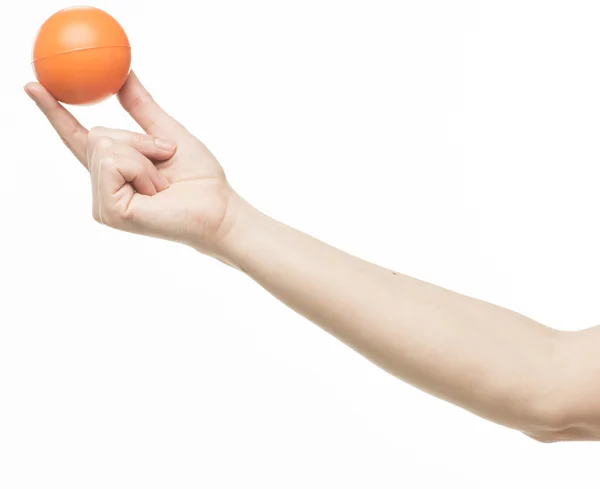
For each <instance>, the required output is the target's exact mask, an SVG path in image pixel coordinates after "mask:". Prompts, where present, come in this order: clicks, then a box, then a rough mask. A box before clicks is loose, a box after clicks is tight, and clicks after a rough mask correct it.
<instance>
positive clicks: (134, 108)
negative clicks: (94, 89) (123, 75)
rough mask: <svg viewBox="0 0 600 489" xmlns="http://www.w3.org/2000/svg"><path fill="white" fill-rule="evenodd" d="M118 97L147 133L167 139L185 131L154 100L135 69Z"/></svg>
mask: <svg viewBox="0 0 600 489" xmlns="http://www.w3.org/2000/svg"><path fill="white" fill-rule="evenodd" d="M117 98H118V100H119V102H120V104H121V105H122V106H123V108H124V109H125V110H126V111H127V112H128V113H129V115H131V117H133V119H134V120H135V121H136V122H137V123H138V124H139V126H140V127H141V128H142V129H143V130H144V131H146V132H147V133H149V134H153V135H154V136H158V137H164V138H167V139H169V138H173V137H174V136H176V135H178V134H182V133H184V131H185V130H184V129H183V126H181V124H179V122H177V121H176V120H175V119H173V117H171V116H170V115H169V114H167V113H166V112H165V111H164V110H163V109H162V108H161V107H160V106H159V105H158V104H157V103H156V102H155V101H154V99H153V98H152V96H151V95H150V93H148V90H146V88H144V86H143V85H142V84H141V82H140V80H139V79H138V77H137V76H136V74H135V73H134V72H133V71H131V73H130V74H129V77H128V79H127V81H126V82H125V85H123V88H121V90H120V91H119V93H118V94H117Z"/></svg>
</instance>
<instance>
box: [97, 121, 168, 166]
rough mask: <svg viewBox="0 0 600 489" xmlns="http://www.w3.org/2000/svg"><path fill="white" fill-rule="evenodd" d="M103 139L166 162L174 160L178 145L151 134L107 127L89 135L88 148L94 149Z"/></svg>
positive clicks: (98, 128)
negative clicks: (108, 139)
mask: <svg viewBox="0 0 600 489" xmlns="http://www.w3.org/2000/svg"><path fill="white" fill-rule="evenodd" d="M101 138H110V139H112V140H113V141H115V142H116V143H121V144H125V145H127V146H129V147H131V148H133V149H135V150H137V151H138V152H140V153H141V154H143V155H144V156H146V157H147V158H150V159H153V160H157V161H164V160H168V159H169V158H172V157H173V155H174V154H175V149H176V147H177V146H176V144H175V143H173V142H171V141H167V140H163V139H159V138H156V137H154V136H151V135H150V134H140V133H137V132H131V131H125V130H121V129H108V128H106V127H95V128H93V129H91V130H90V132H89V134H88V147H94V146H95V145H96V143H97V142H98V141H99V140H100V139H101Z"/></svg>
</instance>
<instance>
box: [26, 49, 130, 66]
mask: <svg viewBox="0 0 600 489" xmlns="http://www.w3.org/2000/svg"><path fill="white" fill-rule="evenodd" d="M106 48H125V49H131V46H92V47H89V48H75V49H69V50H68V51H61V52H60V53H54V54H49V55H48V56H41V57H39V58H36V59H34V60H33V61H32V63H37V62H38V61H41V60H43V59H47V58H52V56H60V55H61V54H69V53H76V52H77V51H89V50H92V49H106Z"/></svg>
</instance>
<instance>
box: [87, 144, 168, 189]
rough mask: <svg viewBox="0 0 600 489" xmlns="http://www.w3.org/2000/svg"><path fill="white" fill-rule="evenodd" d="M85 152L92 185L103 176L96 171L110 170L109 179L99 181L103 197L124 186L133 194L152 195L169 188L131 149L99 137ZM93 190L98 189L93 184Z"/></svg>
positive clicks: (142, 156) (152, 165)
mask: <svg viewBox="0 0 600 489" xmlns="http://www.w3.org/2000/svg"><path fill="white" fill-rule="evenodd" d="M88 151H89V157H88V158H89V162H90V172H91V174H92V175H91V176H92V182H96V181H97V180H98V178H100V176H101V175H102V174H103V173H102V172H100V173H99V170H98V168H102V167H105V168H106V167H108V170H110V171H109V173H108V175H109V177H107V178H108V179H107V180H101V181H100V185H101V189H102V193H103V195H104V194H106V195H107V196H110V195H114V194H116V193H118V192H119V191H121V189H122V188H123V187H124V186H130V187H131V189H132V190H133V191H135V192H138V193H140V194H143V195H148V196H152V195H155V194H156V193H157V192H161V191H163V190H164V189H166V188H167V187H168V186H169V182H168V180H167V179H166V177H165V176H164V175H162V174H161V173H160V172H159V171H158V170H157V168H156V166H154V164H153V163H152V162H151V161H150V160H149V159H148V158H146V157H145V156H144V155H142V154H141V153H140V152H138V151H136V150H135V149H133V148H132V147H131V146H128V145H126V144H123V143H119V142H117V141H115V140H113V139H111V138H107V137H102V138H99V139H98V140H97V141H96V143H95V144H94V146H89V149H88ZM94 171H95V173H94ZM94 187H97V184H96V183H94V185H93V188H94Z"/></svg>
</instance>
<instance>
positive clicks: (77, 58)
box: [32, 7, 131, 105]
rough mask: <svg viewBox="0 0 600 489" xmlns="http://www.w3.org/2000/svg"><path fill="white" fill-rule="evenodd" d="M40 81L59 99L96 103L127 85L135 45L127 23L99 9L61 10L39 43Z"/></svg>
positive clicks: (36, 50)
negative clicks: (127, 32) (122, 22)
mask: <svg viewBox="0 0 600 489" xmlns="http://www.w3.org/2000/svg"><path fill="white" fill-rule="evenodd" d="M32 58H33V70H34V73H35V76H36V78H37V80H38V82H39V83H40V84H41V85H43V86H44V87H45V88H46V89H47V90H48V91H49V92H50V93H51V94H52V95H53V96H54V97H55V98H56V99H57V100H58V101H60V102H63V103H65V104H70V105H91V104H95V103H98V102H100V101H102V100H104V99H106V98H108V97H110V96H112V95H114V94H115V93H117V92H118V91H119V90H120V89H121V87H122V86H123V85H124V84H125V81H126V80H127V76H128V74H129V69H130V67H131V46H130V44H129V39H128V38H127V34H126V33H125V31H124V30H123V28H122V27H121V25H120V24H119V23H118V22H117V21H116V20H115V19H114V18H113V17H112V16H111V15H109V14H108V13H106V12H104V11H103V10H100V9H97V8H94V7H71V8H66V9H63V10H60V11H58V12H56V13H55V14H54V15H52V16H51V17H50V18H48V19H47V20H46V21H45V22H44V23H43V24H42V26H41V27H40V29H39V31H38V33H37V35H36V38H35V41H34V45H33V54H32Z"/></svg>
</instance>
